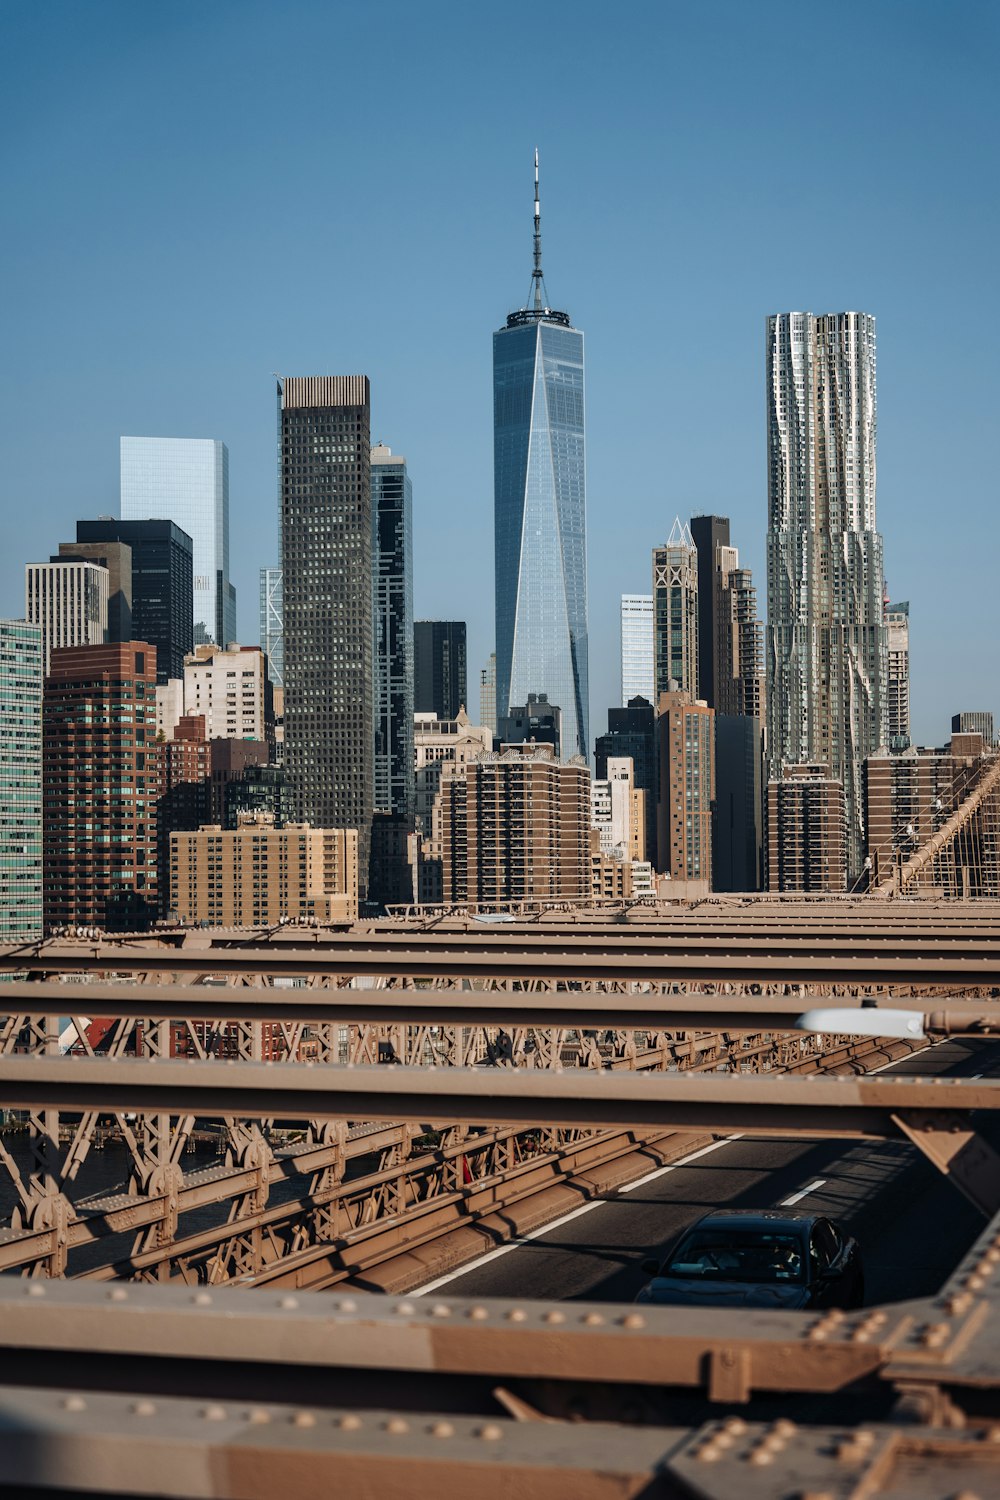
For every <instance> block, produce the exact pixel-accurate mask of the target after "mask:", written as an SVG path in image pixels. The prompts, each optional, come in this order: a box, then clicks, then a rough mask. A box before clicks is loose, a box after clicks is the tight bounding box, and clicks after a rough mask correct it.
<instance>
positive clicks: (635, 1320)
mask: <svg viewBox="0 0 1000 1500" xmlns="http://www.w3.org/2000/svg"><path fill="white" fill-rule="evenodd" d="M618 1321H619V1322H620V1323H621V1325H622V1327H623V1328H645V1326H646V1319H645V1318H644V1317H643V1316H642V1313H626V1314H625V1316H624V1318H619V1320H618Z"/></svg>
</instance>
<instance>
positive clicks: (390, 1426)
mask: <svg viewBox="0 0 1000 1500" xmlns="http://www.w3.org/2000/svg"><path fill="white" fill-rule="evenodd" d="M385 1430H386V1432H409V1430H410V1424H409V1422H408V1421H407V1420H406V1418H405V1417H390V1418H389V1420H388V1422H386V1424H385Z"/></svg>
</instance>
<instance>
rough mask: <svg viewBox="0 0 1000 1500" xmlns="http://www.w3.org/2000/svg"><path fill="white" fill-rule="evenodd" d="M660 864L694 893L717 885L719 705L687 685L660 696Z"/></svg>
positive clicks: (657, 856)
mask: <svg viewBox="0 0 1000 1500" xmlns="http://www.w3.org/2000/svg"><path fill="white" fill-rule="evenodd" d="M656 708H657V712H656V748H657V759H658V772H659V798H658V802H657V809H656V868H657V869H658V870H659V871H661V873H663V874H664V875H669V876H670V878H671V880H673V881H678V882H683V883H684V884H685V885H686V887H687V891H686V894H689V895H695V894H698V895H701V894H706V895H707V893H708V892H709V891H710V890H711V889H712V802H713V800H714V798H715V733H714V724H713V720H714V718H715V710H714V709H711V708H709V707H708V706H707V705H706V704H705V703H702V702H695V701H694V700H693V699H692V696H691V694H690V693H688V692H685V691H683V689H682V690H680V691H670V692H666V693H661V694H660V696H659V699H658V700H657V705H656Z"/></svg>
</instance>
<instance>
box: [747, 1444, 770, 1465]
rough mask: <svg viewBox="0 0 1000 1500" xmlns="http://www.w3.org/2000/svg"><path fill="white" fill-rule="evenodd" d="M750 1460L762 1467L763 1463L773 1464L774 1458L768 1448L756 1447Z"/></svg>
mask: <svg viewBox="0 0 1000 1500" xmlns="http://www.w3.org/2000/svg"><path fill="white" fill-rule="evenodd" d="M750 1462H751V1463H752V1464H756V1465H757V1466H758V1467H761V1466H762V1465H763V1464H773V1463H774V1458H773V1456H772V1455H771V1454H770V1453H769V1452H768V1451H767V1449H766V1448H755V1449H754V1450H753V1452H752V1453H751V1455H750Z"/></svg>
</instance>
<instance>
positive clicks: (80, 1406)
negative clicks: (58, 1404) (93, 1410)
mask: <svg viewBox="0 0 1000 1500" xmlns="http://www.w3.org/2000/svg"><path fill="white" fill-rule="evenodd" d="M63 1408H64V1410H65V1411H86V1410H87V1403H86V1401H84V1399H83V1397H82V1396H67V1397H66V1399H65V1401H64V1402H63Z"/></svg>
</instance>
